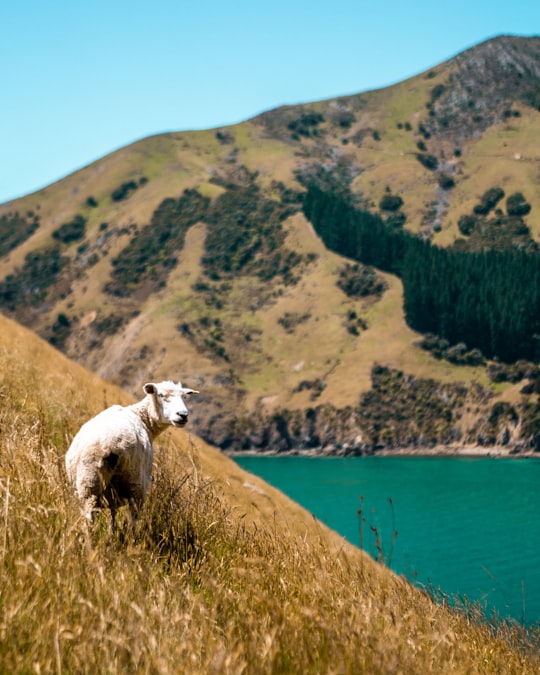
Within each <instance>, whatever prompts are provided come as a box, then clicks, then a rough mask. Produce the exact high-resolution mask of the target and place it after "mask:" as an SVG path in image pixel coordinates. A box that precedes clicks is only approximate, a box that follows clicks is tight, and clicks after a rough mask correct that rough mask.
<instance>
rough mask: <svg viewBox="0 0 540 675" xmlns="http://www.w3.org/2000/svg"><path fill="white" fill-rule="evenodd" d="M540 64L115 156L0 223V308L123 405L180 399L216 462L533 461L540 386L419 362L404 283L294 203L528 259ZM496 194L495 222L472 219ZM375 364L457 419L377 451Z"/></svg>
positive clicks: (384, 438)
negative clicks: (267, 458) (280, 454)
mask: <svg viewBox="0 0 540 675" xmlns="http://www.w3.org/2000/svg"><path fill="white" fill-rule="evenodd" d="M539 64H540V38H513V37H501V38H496V39H494V40H491V41H489V42H487V43H484V44H481V45H478V46H476V47H474V48H473V49H471V50H468V51H467V52H464V53H463V54H460V55H457V56H456V57H455V58H453V59H450V60H449V61H447V62H445V63H442V64H440V65H439V66H437V67H436V68H434V69H431V70H430V71H429V72H426V73H423V74H420V75H418V76H416V77H414V78H411V79H409V80H407V81H405V82H402V83H400V84H397V85H395V86H392V87H388V88H386V89H382V90H377V91H372V92H365V93H361V94H358V95H352V96H344V97H341V98H339V99H333V100H328V101H322V102H315V103H313V104H306V105H301V106H287V107H283V108H279V109H276V110H271V111H268V112H267V113H264V114H262V115H260V116H258V117H256V118H254V119H252V120H248V121H246V122H244V123H242V124H238V125H235V126H232V127H228V128H223V129H215V130H208V131H202V132H178V133H170V134H163V135H159V136H155V137H151V138H147V139H144V140H141V141H139V142H137V143H135V144H133V145H130V146H128V147H126V148H123V149H121V150H119V151H117V152H115V153H112V154H111V155H108V156H107V157H104V158H103V159H101V160H99V161H97V162H95V163H93V164H91V165H90V166H88V167H86V168H84V169H82V170H80V171H78V172H76V173H74V174H72V175H70V176H67V177H66V178H65V179H63V180H61V181H59V182H58V183H55V184H54V185H51V186H49V187H47V188H45V189H44V190H41V191H39V192H37V193H35V194H32V195H28V196H27V197H24V198H22V199H19V200H17V201H15V202H13V203H9V204H4V205H2V206H1V207H0V309H1V310H2V312H4V313H5V314H7V315H8V316H12V317H13V318H15V319H16V320H17V321H19V322H21V323H23V324H24V325H26V326H28V327H30V328H31V329H32V330H34V331H35V332H36V333H38V334H39V335H41V336H42V337H44V338H46V339H48V340H49V341H51V342H52V343H53V344H54V345H55V346H57V347H58V348H59V349H61V350H63V351H64V352H65V353H66V354H67V355H68V356H69V357H70V358H72V359H75V360H76V361H78V362H80V363H81V364H83V365H84V366H86V367H88V368H89V369H91V370H92V371H94V372H96V373H98V374H100V375H102V376H104V377H106V378H108V379H109V380H111V381H114V382H115V383H117V384H118V385H119V386H121V387H122V388H124V389H126V390H128V391H130V392H131V393H135V392H136V391H138V389H139V387H140V383H141V382H142V381H144V380H146V379H148V378H150V377H156V378H162V377H166V378H169V377H181V378H182V379H188V380H190V383H191V384H192V385H194V386H195V385H196V386H197V388H200V389H202V390H203V391H204V402H205V408H204V413H201V414H200V415H199V416H197V417H195V418H194V420H193V423H194V427H195V428H196V429H197V430H198V432H199V433H201V434H203V435H204V437H205V438H206V439H208V440H210V441H211V442H213V443H214V444H216V445H219V446H220V447H222V448H227V447H234V448H237V449H238V448H240V447H246V448H262V447H271V448H273V449H276V450H283V449H291V448H298V447H308V448H313V447H320V446H322V447H324V448H326V450H327V451H332V452H336V451H339V452H366V451H372V450H373V449H376V448H377V447H380V446H386V447H395V446H396V445H397V446H399V445H403V444H404V443H406V444H410V443H412V444H416V445H418V444H426V443H427V444H433V443H449V442H460V443H478V442H481V443H484V444H493V443H501V442H505V443H507V444H508V443H512V444H513V446H514V447H517V448H519V447H521V446H522V445H525V446H527V447H529V448H531V447H536V445H538V444H540V438H536V436H535V435H534V433H532V434H531V433H529V432H527V433H526V434H525V435H523V434H522V429H530V428H531V421H530V420H531V419H533V423H532V427H534V426H535V423H534V420H535V419H536V417H535V416H537V415H538V411H537V409H538V395H537V393H535V385H534V382H535V381H537V380H538V378H537V370H535V369H534V368H533V369H530V368H529V369H528V370H527V369H526V368H525V369H524V368H521V369H518V370H517V371H516V370H515V369H514V370H513V371H512V372H511V373H508V372H504V369H503V370H501V369H496V370H497V377H496V380H497V381H496V382H494V381H493V377H492V376H491V375H490V372H491V371H489V370H488V369H487V368H486V365H485V364H484V363H482V362H479V363H475V364H471V363H469V364H468V365H462V362H463V359H461V365H456V359H455V358H454V359H450V360H448V359H446V358H434V356H433V351H426V350H425V349H420V348H419V347H418V346H417V343H418V342H419V340H420V339H421V336H420V335H419V334H416V333H414V332H413V331H412V330H411V329H410V328H409V327H408V326H407V324H406V322H405V319H404V314H403V308H402V304H403V302H402V288H401V282H400V281H399V280H398V279H396V278H395V277H393V276H391V275H387V274H382V273H375V272H373V271H372V270H362V269H357V268H354V267H351V266H350V265H349V263H348V261H347V260H346V259H345V258H342V257H340V256H337V255H334V254H332V253H330V252H328V251H327V250H326V249H325V248H324V246H323V245H322V243H321V241H320V240H319V239H318V237H317V236H316V235H315V234H314V231H313V228H312V226H311V224H310V223H309V222H308V221H307V220H306V218H305V217H304V215H303V213H302V211H301V205H302V200H303V196H304V194H305V189H306V187H307V186H308V185H311V184H315V185H318V186H319V187H321V188H324V189H326V190H331V191H332V192H334V193H337V194H347V195H348V196H349V197H350V198H351V199H352V200H353V201H354V202H355V203H356V204H357V205H358V206H359V207H361V208H364V209H366V208H367V209H369V210H370V211H372V212H373V213H377V214H379V215H381V217H382V218H383V219H384V220H385V222H386V223H387V224H388V226H389V227H395V228H405V229H406V230H408V231H410V232H412V233H415V234H418V235H419V236H420V237H422V238H428V239H430V240H431V241H433V242H434V243H435V244H437V245H440V246H459V247H460V248H461V249H463V250H484V249H486V248H503V249H508V248H510V249H512V248H520V249H524V250H530V251H532V252H534V251H537V250H538V242H539V240H540V189H539V187H538V181H537V163H538V158H539V157H540V140H539V139H540V133H539V131H540V115H539V112H538V108H539V105H540V104H539V100H540V98H539V97H540V94H539V92H540V78H539V69H540V66H539ZM494 190H495V192H496V194H497V195H499V196H498V201H497V213H498V215H497V216H494V217H492V216H493V214H494V211H492V212H489V209H488V212H489V213H488V214H487V215H485V214H484V215H482V213H477V211H478V208H480V211H481V210H482V209H483V208H484V210H485V208H486V207H485V204H486V199H487V197H486V195H489V194H493V191H494ZM490 191H491V192H490ZM501 194H502V195H504V197H502V196H500V195H501ZM516 195H518V196H519V195H521V200H520V199H519V198H517V201H516ZM516 203H517V206H518V211H519V210H520V213H522V215H520V216H517V217H516V216H513V215H512V213H511V211H512V208H513V209H514V211H515V209H516ZM509 204H510V206H509ZM490 208H491V207H490ZM505 209H506V213H505ZM499 212H500V213H499ZM366 275H367V277H366ZM366 278H367V279H368V281H367V282H366ZM450 347H452V345H450ZM459 349H461V350H462V351H463V348H462V346H460V347H459ZM459 349H458V351H459ZM464 351H465V352H466V351H467V347H466V346H465V348H464ZM454 353H455V352H454ZM457 361H459V359H457ZM379 367H383V368H386V369H390V370H389V372H390V373H391V377H392V378H394V379H395V378H397V379H399V378H400V377H401V374H403V373H405V375H406V376H407V377H409V378H413V379H414V380H415V381H418V382H422V383H423V382H424V381H427V384H426V385H425V386H426V387H428V388H434V385H433V384H432V383H433V382H435V383H441V384H442V385H444V386H445V387H451V386H454V385H456V383H463V386H464V387H465V388H466V389H467V391H468V393H466V394H465V395H464V397H465V398H464V400H465V399H466V401H467V403H465V404H464V406H465V407H464V408H463V409H462V410H460V411H459V414H458V415H454V416H453V417H452V419H451V420H450V424H447V423H446V422H447V420H446V421H445V419H444V416H443V418H442V419H441V418H438V419H436V420H433V419H431V418H432V417H433V412H429V411H428V414H427V417H429V418H430V423H429V425H427V426H426V425H423V426H422V425H421V424H420V425H419V426H418V430H417V432H415V434H414V435H413V437H411V436H410V435H409V437H408V438H406V439H404V438H403V433H402V430H400V429H397V428H394V429H388V427H387V425H388V420H386V419H383V420H380V421H379V422H378V423H377V424H378V425H379V426H380V425H381V424H382V426H383V427H385V428H384V429H383V432H384V433H380V430H379V429H374V428H372V427H369V425H366V424H364V423H362V420H361V419H360V418H362V414H360V413H359V412H358V411H359V410H360V412H361V410H362V407H363V406H364V405H365V403H366V400H365V398H363V397H365V396H366V395H367V394H369V392H371V391H373V389H374V388H375V387H376V384H377V383H376V374H377V372H378V368H379ZM516 373H517V374H516ZM526 373H528V374H529V375H531V377H532V380H531V379H529V380H527V378H526V377H525V374H526ZM422 386H424V385H422ZM459 386H461V384H460V385H459ZM478 386H479V387H480V388H481V389H482V391H481V392H480V393H478V391H477V390H478ZM435 388H436V387H435ZM402 389H403V388H402V387H401V386H399V387H397V388H396V387H394V388H393V391H394V394H397V393H398V391H401V392H402V393H401V394H399V395H400V396H401V397H402V400H403V404H404V405H406V401H407V396H406V395H405V394H404V393H403V391H402ZM536 389H538V387H537V386H536ZM526 392H528V393H526ZM473 399H474V401H473V403H474V405H473V408H471V405H470V404H469V402H470V401H472V400H473ZM435 403H436V405H432V406H431V409H432V411H433V410H435V409H436V408H437V406H438V405H439V403H438V402H435ZM494 406H498V407H497V408H495V411H496V412H497V411H498V410H503V411H504V414H503V415H502V417H501V415H499V414H498V413H497V414H495V416H494V415H493V414H492V413H493V407H494ZM501 406H502V408H501ZM509 406H510V408H511V409H510V408H509ZM531 410H532V412H531ZM445 414H446V413H445ZM486 419H492V420H495V422H494V423H493V424H487V425H486V423H485V420H486ZM261 430H263V433H261Z"/></svg>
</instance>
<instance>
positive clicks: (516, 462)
mask: <svg viewBox="0 0 540 675" xmlns="http://www.w3.org/2000/svg"><path fill="white" fill-rule="evenodd" d="M235 460H236V461H237V462H238V464H239V465H240V466H242V467H243V468H244V469H246V470H247V471H250V472H251V473H254V474H256V475H258V476H260V477H261V478H263V479H264V480H266V481H267V482H268V483H270V484H271V485H273V486H275V487H277V488H279V489H280V490H281V491H282V492H284V493H285V494H287V495H288V496H289V497H291V498H292V499H294V500H295V501H296V502H298V503H299V504H301V505H302V506H303V507H304V508H306V509H307V510H308V511H310V512H311V513H313V514H314V515H315V516H316V517H317V518H318V519H319V520H321V521H322V522H324V523H325V524H327V525H328V526H329V527H331V528H332V529H334V530H336V531H337V532H339V533H340V534H342V535H343V536H344V537H345V538H346V539H348V540H349V541H350V542H351V543H353V544H355V545H356V546H359V547H362V548H363V549H364V550H366V551H368V552H369V553H370V554H371V555H373V556H374V557H376V558H379V559H383V560H384V562H385V563H386V564H387V565H388V566H389V567H391V568H392V569H393V570H394V571H395V572H397V573H398V574H404V575H405V576H406V577H407V578H409V579H410V580H411V581H412V582H413V583H415V584H417V585H420V586H422V587H424V588H428V589H430V590H432V591H433V590H434V591H436V592H441V593H442V594H443V595H444V596H448V598H449V600H450V601H453V599H455V598H461V599H463V598H464V597H466V598H467V599H468V600H469V601H472V602H480V603H481V604H482V606H483V607H484V608H485V610H486V611H487V613H488V614H490V613H491V612H492V610H495V611H496V612H497V613H498V614H499V615H500V616H502V617H510V618H513V619H515V620H516V621H519V622H520V623H521V622H522V623H525V624H527V625H531V624H534V623H537V622H540V460H537V459H494V458H454V457H387V456H386V457H351V458H326V457H325V458H323V457H291V456H282V457H280V456H253V455H245V456H244V455H241V456H237V457H235Z"/></svg>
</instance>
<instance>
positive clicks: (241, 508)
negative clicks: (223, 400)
mask: <svg viewBox="0 0 540 675" xmlns="http://www.w3.org/2000/svg"><path fill="white" fill-rule="evenodd" d="M2 328H3V329H4V335H6V331H11V330H12V328H13V326H12V325H11V324H8V323H5V324H4V323H3V322H2ZM6 338H7V339H6V342H10V340H9V337H8V336H6ZM25 340H27V342H25ZM16 342H17V346H16V347H15V344H14V343H13V345H14V346H13V348H12V349H3V350H2V351H1V352H0V369H1V372H2V381H1V386H0V672H5V673H32V672H35V673H98V672H99V673H132V672H133V673H135V672H136V673H178V672H180V673H182V672H186V673H256V674H259V673H330V672H339V673H390V672H392V673H393V672H402V673H428V672H433V673H443V672H444V673H465V672H467V673H502V672H504V673H534V672H538V668H539V667H540V663H539V661H538V658H537V654H536V652H535V651H534V648H533V646H532V645H531V642H532V639H533V636H531V635H530V634H529V635H527V634H525V633H524V632H523V631H521V630H520V629H519V627H517V626H515V625H508V624H494V623H492V624H491V625H490V623H489V622H487V621H486V620H485V619H484V618H483V617H482V616H480V615H478V614H477V613H475V611H472V610H471V611H467V612H465V611H463V610H462V611H460V612H458V611H455V610H451V609H449V608H448V607H445V606H444V602H443V603H441V604H438V603H435V602H433V601H432V600H431V599H430V597H428V595H427V594H425V593H423V592H421V591H419V590H418V589H416V588H414V587H413V586H412V585H411V584H409V583H408V582H406V581H405V580H404V579H402V578H400V577H398V576H396V575H394V574H393V573H392V572H390V571H389V570H388V569H387V568H386V567H385V566H384V565H379V564H376V563H375V562H374V561H373V560H372V559H371V558H370V557H368V556H367V555H365V554H363V553H362V552H361V551H360V550H358V549H355V548H353V547H351V546H349V545H348V544H346V543H345V542H340V543H339V541H340V540H339V538H338V537H337V536H335V535H333V534H332V533H330V532H329V531H328V530H326V528H324V527H323V526H322V525H320V524H319V523H317V522H316V521H315V520H314V519H313V518H311V517H310V515H309V514H307V513H305V512H303V511H302V510H301V509H300V507H298V506H296V505H292V503H290V502H288V501H287V500H286V498H285V497H283V496H282V495H280V494H279V493H278V492H277V491H275V490H272V489H271V488H270V487H269V486H266V485H265V484H264V483H263V482H262V481H259V480H258V479H256V478H255V477H252V476H250V475H249V474H247V473H245V472H242V471H241V470H240V469H239V468H238V467H237V466H236V465H234V464H233V463H232V462H231V461H230V460H228V459H227V458H225V457H223V456H221V455H219V453H215V452H214V451H213V450H210V449H205V448H204V446H203V445H201V444H199V442H198V441H197V440H196V439H191V440H190V438H189V436H187V435H185V434H183V433H181V434H180V433H177V434H172V433H171V434H167V435H165V437H164V440H163V441H162V442H161V443H159V444H158V448H157V453H156V454H157V457H156V468H155V473H154V484H153V487H152V490H151V491H150V494H149V498H148V500H147V502H146V504H145V507H144V509H143V513H142V516H141V520H140V523H139V529H138V532H137V535H136V537H135V538H133V537H132V536H131V535H130V531H129V527H128V520H127V518H126V519H124V518H123V517H120V518H119V530H118V533H115V534H111V533H110V532H109V527H108V521H107V518H106V514H100V516H99V518H98V521H97V524H96V527H95V531H94V532H93V534H92V535H91V536H89V535H88V534H87V533H86V529H85V526H84V523H83V518H82V516H81V515H80V510H79V505H78V503H77V500H76V497H75V495H74V494H73V491H72V490H71V488H70V487H68V486H67V484H66V481H65V475H64V464H63V456H64V453H65V450H66V448H67V446H68V444H69V441H70V439H71V437H72V436H73V434H74V433H75V431H76V430H77V429H78V426H79V425H80V423H81V422H82V421H83V420H84V419H86V418H87V417H88V416H90V415H91V414H94V413H95V412H96V409H97V408H99V407H101V406H103V405H107V404H110V403H112V402H113V401H112V400H107V399H110V398H111V396H112V389H111V388H105V385H103V384H100V383H99V381H98V380H97V379H96V378H93V377H92V376H90V375H89V374H86V375H85V374H84V371H82V370H81V369H78V368H77V367H76V366H74V367H71V366H70V365H69V364H68V362H67V361H66V360H64V359H63V357H61V355H59V354H57V353H56V352H53V351H52V350H50V349H49V348H47V347H46V346H45V345H41V343H39V344H40V345H41V351H40V352H39V354H40V359H39V360H36V361H29V360H28V358H25V357H28V354H31V353H34V354H36V353H38V347H37V345H38V342H37V340H36V338H35V337H34V336H31V335H29V334H26V333H24V332H20V333H19V337H18V340H17V341H16ZM100 401H101V403H100ZM178 439H180V442H177V440H178ZM284 510H287V513H286V515H285V517H283V516H282V512H283V511H284ZM280 514H281V515H280ZM299 518H300V519H301V520H303V525H302V527H299V526H298V519H299ZM293 521H295V525H294V526H293V525H292V523H293ZM289 523H290V526H289ZM302 531H303V534H301V532H302ZM457 545H458V544H457Z"/></svg>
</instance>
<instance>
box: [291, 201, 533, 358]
mask: <svg viewBox="0 0 540 675" xmlns="http://www.w3.org/2000/svg"><path fill="white" fill-rule="evenodd" d="M501 196H502V195H498V194H497V195H493V198H494V200H495V203H496V201H498V199H500V198H501ZM492 201H493V200H492ZM523 202H524V200H518V199H517V198H516V199H515V205H514V204H512V206H515V208H518V209H519V208H522V209H523V208H525V207H524V206H523ZM520 205H521V206H520ZM491 208H492V206H491ZM511 208H512V207H511ZM304 212H305V214H306V217H307V218H309V219H310V220H311V222H312V223H313V225H314V227H315V229H316V231H317V232H318V234H319V235H320V236H321V238H322V239H323V241H324V243H325V245H326V246H327V247H328V248H330V249H331V250H333V251H336V252H337V253H340V254H341V255H345V256H347V257H349V258H352V259H354V260H358V261H359V262H362V263H364V264H365V265H372V266H374V267H378V268H379V269H382V270H385V271H387V272H392V273H394V274H397V275H398V276H400V277H401V279H402V281H403V287H404V309H405V316H406V319H407V322H408V324H409V325H410V326H411V327H412V328H413V329H415V330H418V331H420V332H422V333H427V332H430V333H434V334H436V335H439V336H440V337H442V338H445V339H447V340H448V341H449V343H450V344H456V343H458V342H464V343H466V344H467V345H468V346H469V347H470V348H477V349H479V350H481V351H482V352H483V354H484V355H485V356H487V357H498V358H499V359H501V360H502V361H507V362H513V361H515V360H517V359H520V358H522V359H528V360H536V361H538V360H539V359H540V254H538V253H537V252H533V253H525V252H523V251H519V250H517V249H511V250H506V251H483V252H481V253H469V252H464V251H457V250H452V249H442V248H438V247H436V246H432V245H431V244H430V243H429V242H426V241H422V240H421V239H419V238H418V237H415V236H413V235H411V234H409V233H407V232H403V231H396V230H395V229H393V228H389V227H387V226H385V224H384V223H383V221H382V219H381V218H380V217H379V216H377V215H374V214H371V213H368V212H366V211H359V210H356V209H355V208H353V207H352V206H351V205H350V204H349V203H348V202H347V201H345V200H343V199H342V198H339V197H335V196H334V195H332V194H330V193H325V192H322V191H321V190H318V189H316V188H310V190H309V191H308V193H307V195H306V199H305V203H304Z"/></svg>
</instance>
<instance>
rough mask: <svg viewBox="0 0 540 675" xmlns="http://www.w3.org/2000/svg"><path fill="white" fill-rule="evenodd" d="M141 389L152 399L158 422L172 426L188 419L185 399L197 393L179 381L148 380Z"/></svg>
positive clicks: (182, 424) (183, 423)
mask: <svg viewBox="0 0 540 675" xmlns="http://www.w3.org/2000/svg"><path fill="white" fill-rule="evenodd" d="M143 390H144V392H145V394H146V395H147V396H151V397H152V399H153V401H154V406H155V410H156V413H157V416H158V418H159V423H160V424H163V425H165V424H171V425H172V426H174V427H183V426H184V425H185V424H186V423H187V421H188V409H187V408H186V404H185V402H184V401H185V399H186V398H187V397H188V396H192V395H193V394H198V393H199V392H198V391H195V389H187V388H186V387H183V386H182V384H181V383H180V382H179V383H178V384H175V383H174V382H160V383H159V384H154V383H153V382H148V383H146V384H145V385H144V387H143Z"/></svg>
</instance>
